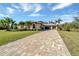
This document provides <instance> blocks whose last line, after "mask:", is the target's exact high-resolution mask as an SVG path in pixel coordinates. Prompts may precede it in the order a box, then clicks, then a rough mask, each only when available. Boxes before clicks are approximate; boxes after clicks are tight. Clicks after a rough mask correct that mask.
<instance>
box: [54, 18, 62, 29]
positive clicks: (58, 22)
mask: <svg viewBox="0 0 79 59" xmlns="http://www.w3.org/2000/svg"><path fill="white" fill-rule="evenodd" d="M61 21H62V20H61V19H60V18H59V19H58V20H55V24H56V28H57V29H60V30H61V26H60V23H61Z"/></svg>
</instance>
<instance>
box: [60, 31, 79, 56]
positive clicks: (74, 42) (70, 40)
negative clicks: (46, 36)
mask: <svg viewBox="0 0 79 59" xmlns="http://www.w3.org/2000/svg"><path fill="white" fill-rule="evenodd" d="M59 33H60V35H61V37H62V38H63V41H64V42H65V44H66V46H67V47H68V49H69V51H70V53H71V55H73V56H79V32H67V31H59Z"/></svg>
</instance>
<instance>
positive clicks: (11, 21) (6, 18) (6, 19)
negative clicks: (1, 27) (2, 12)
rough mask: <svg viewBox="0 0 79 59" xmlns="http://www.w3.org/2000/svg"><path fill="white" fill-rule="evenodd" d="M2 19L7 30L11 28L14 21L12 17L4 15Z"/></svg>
mask: <svg viewBox="0 0 79 59" xmlns="http://www.w3.org/2000/svg"><path fill="white" fill-rule="evenodd" d="M4 20H5V23H6V28H7V30H10V29H13V25H14V23H15V21H13V19H12V18H9V17H4ZM11 27H12V28H11Z"/></svg>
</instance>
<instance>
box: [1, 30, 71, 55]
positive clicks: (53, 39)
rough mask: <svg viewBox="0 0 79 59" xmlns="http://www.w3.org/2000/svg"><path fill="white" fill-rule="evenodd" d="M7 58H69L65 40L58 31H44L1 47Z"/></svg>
mask: <svg viewBox="0 0 79 59" xmlns="http://www.w3.org/2000/svg"><path fill="white" fill-rule="evenodd" d="M0 55H1V56H2V55H5V56H7V55H8V56H69V55H70V53H69V51H68V49H67V48H66V46H65V44H64V42H63V40H62V39H61V37H60V36H59V34H58V32H57V31H56V30H49V31H43V32H40V33H37V34H34V35H31V36H28V37H25V38H23V39H20V40H17V41H15V42H11V43H9V44H7V45H3V46H0Z"/></svg>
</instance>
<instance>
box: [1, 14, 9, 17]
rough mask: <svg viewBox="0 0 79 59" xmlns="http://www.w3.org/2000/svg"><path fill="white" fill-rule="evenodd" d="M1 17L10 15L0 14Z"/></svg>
mask: <svg viewBox="0 0 79 59" xmlns="http://www.w3.org/2000/svg"><path fill="white" fill-rule="evenodd" d="M0 17H10V16H9V15H4V14H0Z"/></svg>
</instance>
